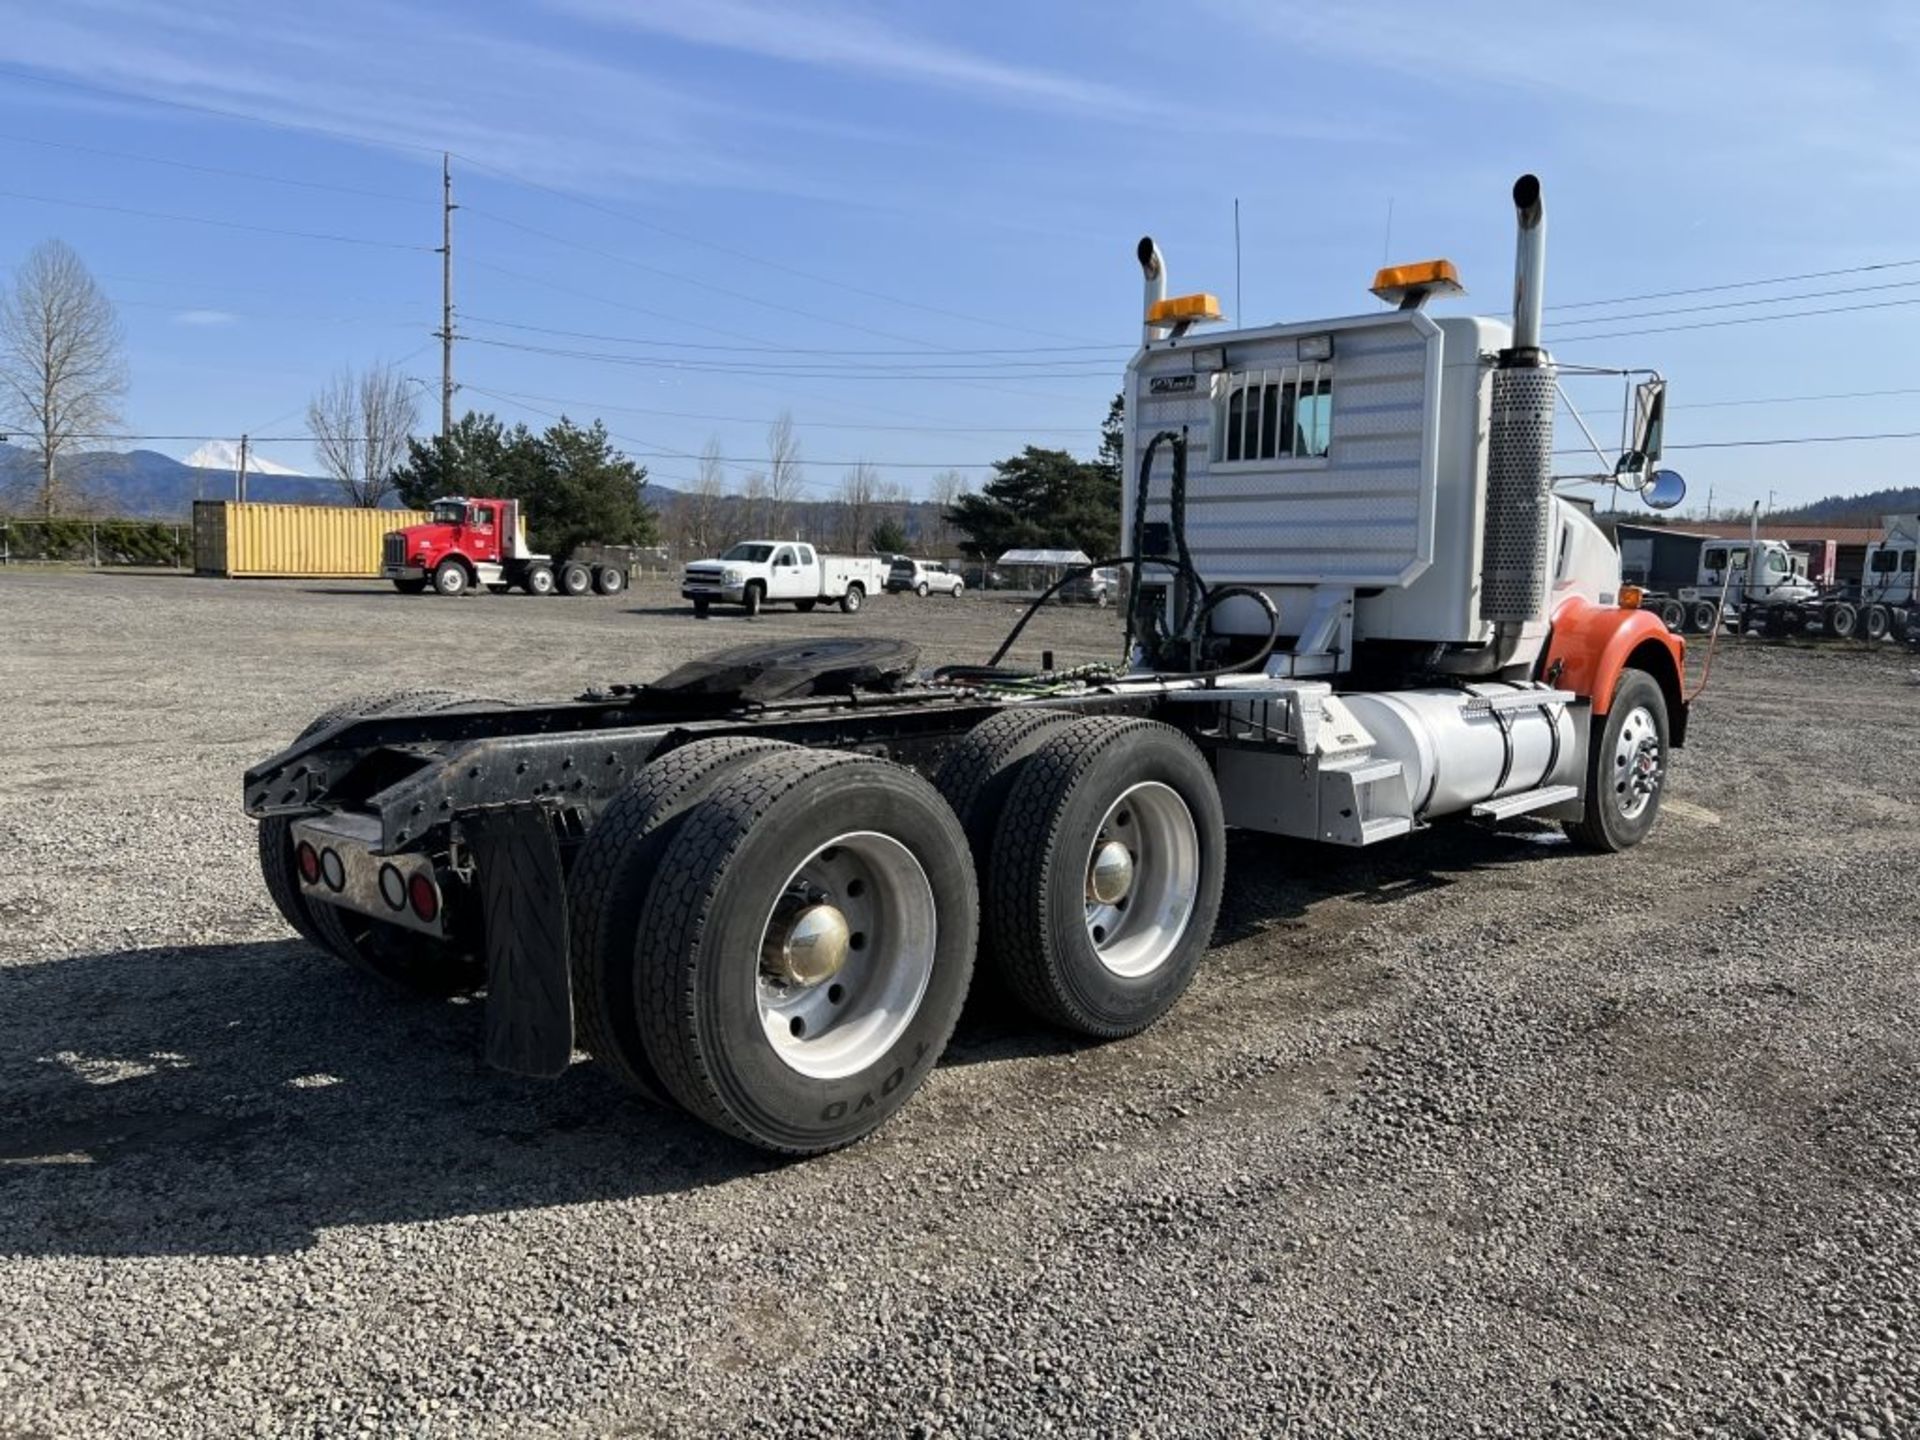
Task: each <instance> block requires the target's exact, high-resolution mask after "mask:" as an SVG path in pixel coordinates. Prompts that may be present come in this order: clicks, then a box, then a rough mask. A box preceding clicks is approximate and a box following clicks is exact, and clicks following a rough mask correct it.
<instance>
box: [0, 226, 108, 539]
mask: <svg viewBox="0 0 1920 1440" xmlns="http://www.w3.org/2000/svg"><path fill="white" fill-rule="evenodd" d="M120 338H121V337H120V319H119V317H118V316H117V315H115V314H114V310H113V304H112V302H111V301H109V300H108V299H107V297H106V294H105V293H104V292H103V291H102V290H101V289H100V287H99V286H98V285H96V284H94V281H93V276H92V275H90V274H88V273H87V267H86V265H85V264H83V263H82V262H81V259H80V257H79V256H78V255H76V254H74V253H73V251H72V250H71V249H69V248H68V247H67V246H66V245H65V244H64V243H63V242H61V241H59V240H44V241H42V242H41V243H40V244H38V245H36V246H34V248H33V250H32V251H31V252H30V253H29V254H28V256H27V258H26V259H25V260H24V261H22V262H21V265H20V268H19V269H18V270H17V271H15V272H14V282H13V289H12V290H11V291H10V292H9V293H8V294H7V295H6V297H5V298H4V299H3V300H0V423H4V425H5V427H6V428H7V429H9V430H14V431H18V432H19V433H20V434H22V435H30V436H32V437H33V442H34V444H35V445H36V446H37V447H38V449H39V451H40V494H39V496H38V500H39V509H40V513H41V514H42V515H44V516H47V517H49V518H51V517H52V515H53V512H54V509H55V505H56V502H57V501H58V499H59V495H60V456H61V455H62V454H63V453H65V452H67V451H69V450H71V449H73V448H74V446H75V443H76V442H77V441H78V440H79V439H80V438H81V437H83V436H88V435H97V434H99V433H101V432H102V431H105V430H108V429H110V428H111V427H113V426H115V425H118V424H119V423H120V399H121V397H122V396H123V395H125V394H126V390H127V366H126V360H125V358H124V357H123V356H122V354H121V351H120Z"/></svg>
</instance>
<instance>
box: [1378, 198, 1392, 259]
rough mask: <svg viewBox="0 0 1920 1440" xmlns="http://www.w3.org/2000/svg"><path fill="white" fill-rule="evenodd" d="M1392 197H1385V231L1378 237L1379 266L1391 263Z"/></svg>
mask: <svg viewBox="0 0 1920 1440" xmlns="http://www.w3.org/2000/svg"><path fill="white" fill-rule="evenodd" d="M1392 251H1393V197H1392V196H1391V195H1389V196H1388V197H1387V233H1386V234H1385V235H1383V236H1381V237H1380V268H1381V269H1382V270H1384V269H1386V268H1387V266H1389V265H1391V264H1392V263H1393V254H1392Z"/></svg>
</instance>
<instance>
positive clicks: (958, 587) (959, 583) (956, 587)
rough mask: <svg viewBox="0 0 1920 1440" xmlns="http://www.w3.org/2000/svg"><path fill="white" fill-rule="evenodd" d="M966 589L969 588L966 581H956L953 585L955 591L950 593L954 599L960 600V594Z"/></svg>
mask: <svg viewBox="0 0 1920 1440" xmlns="http://www.w3.org/2000/svg"><path fill="white" fill-rule="evenodd" d="M966 588H967V587H966V583H965V582H964V581H960V580H956V581H954V583H953V589H952V590H950V591H949V592H948V593H949V594H950V595H952V596H953V598H954V599H956V600H958V599H959V598H960V592H961V591H962V590H964V589H966Z"/></svg>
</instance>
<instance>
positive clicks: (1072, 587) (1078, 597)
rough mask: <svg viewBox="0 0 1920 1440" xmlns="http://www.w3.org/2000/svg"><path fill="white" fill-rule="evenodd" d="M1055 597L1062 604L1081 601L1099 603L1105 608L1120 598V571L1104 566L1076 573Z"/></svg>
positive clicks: (1088, 603) (1089, 603) (1081, 602)
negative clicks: (1081, 573)
mask: <svg viewBox="0 0 1920 1440" xmlns="http://www.w3.org/2000/svg"><path fill="white" fill-rule="evenodd" d="M1055 598H1056V599H1058V600H1059V601H1060V603H1061V604H1062V605H1072V604H1075V603H1080V604H1086V605H1098V606H1100V607H1101V608H1102V609H1104V608H1105V607H1107V606H1108V605H1111V604H1113V603H1114V601H1116V600H1118V599H1119V598H1120V572H1119V571H1118V570H1117V569H1113V568H1104V569H1100V570H1090V571H1088V572H1087V573H1086V574H1084V575H1076V576H1074V577H1073V578H1072V579H1071V580H1069V581H1067V583H1066V584H1064V585H1062V586H1061V587H1060V593H1059V594H1058V595H1057V596H1056V597H1055Z"/></svg>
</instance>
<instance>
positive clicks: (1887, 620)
mask: <svg viewBox="0 0 1920 1440" xmlns="http://www.w3.org/2000/svg"><path fill="white" fill-rule="evenodd" d="M1882 527H1883V533H1882V535H1881V537H1880V538H1879V539H1878V540H1877V541H1875V542H1874V543H1872V544H1870V545H1869V546H1867V552H1866V562H1865V567H1864V570H1863V571H1862V574H1861V578H1860V580H1859V581H1858V583H1852V582H1849V583H1846V584H1826V585H1822V584H1818V583H1816V582H1815V581H1814V580H1813V579H1812V578H1811V577H1810V576H1809V574H1808V564H1807V556H1806V555H1805V554H1804V553H1803V552H1801V551H1800V550H1797V549H1795V548H1793V547H1792V546H1790V545H1788V544H1787V543H1786V542H1785V541H1782V540H1763V539H1761V538H1759V536H1758V533H1757V531H1756V533H1755V535H1754V536H1753V537H1751V538H1750V539H1747V540H1708V541H1705V542H1704V543H1702V545H1701V547H1700V562H1699V577H1698V579H1697V581H1696V583H1695V584H1693V585H1691V586H1685V587H1682V588H1681V589H1680V590H1679V591H1678V592H1677V593H1675V594H1673V595H1660V594H1656V593H1653V592H1648V593H1647V594H1645V595H1644V596H1643V599H1642V603H1643V604H1644V605H1646V607H1647V608H1648V609H1650V610H1653V611H1654V612H1655V613H1656V614H1658V615H1659V616H1660V617H1661V619H1662V620H1663V621H1665V622H1666V624H1667V626H1668V628H1669V629H1673V630H1685V631H1692V632H1695V633H1705V632H1707V631H1710V630H1713V629H1714V628H1715V627H1716V626H1719V625H1722V624H1724V625H1725V626H1726V627H1727V628H1729V629H1732V630H1737V631H1738V630H1749V629H1754V628H1758V629H1759V630H1760V631H1761V632H1762V633H1764V634H1767V635H1774V636H1780V635H1810V636H1820V637H1824V638H1827V639H1834V640H1852V639H1855V638H1859V639H1865V640H1905V639H1907V638H1908V637H1909V635H1910V634H1911V633H1913V631H1914V630H1915V628H1916V627H1915V624H1914V617H1915V614H1916V611H1917V610H1920V604H1917V602H1916V600H1915V596H1914V562H1915V554H1916V552H1917V551H1920V515H1888V516H1886V517H1884V519H1883V520H1882Z"/></svg>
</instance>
